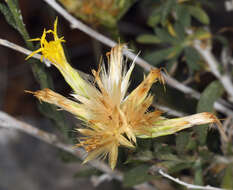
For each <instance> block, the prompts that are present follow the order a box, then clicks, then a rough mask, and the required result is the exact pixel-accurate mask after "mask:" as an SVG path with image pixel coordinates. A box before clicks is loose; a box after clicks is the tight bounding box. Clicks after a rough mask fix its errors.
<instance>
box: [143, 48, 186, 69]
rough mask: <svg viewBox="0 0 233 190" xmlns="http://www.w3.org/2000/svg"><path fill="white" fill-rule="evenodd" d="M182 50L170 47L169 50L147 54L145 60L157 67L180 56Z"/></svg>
mask: <svg viewBox="0 0 233 190" xmlns="http://www.w3.org/2000/svg"><path fill="white" fill-rule="evenodd" d="M181 51H182V48H180V47H170V48H167V49H162V50H158V51H156V52H153V53H150V54H147V55H146V56H145V59H146V60H147V61H148V62H150V63H151V64H153V65H156V64H158V63H160V62H162V61H165V60H169V59H172V58H174V57H175V56H177V55H178V54H180V53H181Z"/></svg>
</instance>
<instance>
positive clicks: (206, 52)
mask: <svg viewBox="0 0 233 190" xmlns="http://www.w3.org/2000/svg"><path fill="white" fill-rule="evenodd" d="M194 47H195V49H196V50H197V51H198V52H199V53H200V55H201V56H202V57H203V58H204V60H205V61H206V63H207V64H208V66H209V68H210V70H211V72H212V73H213V74H214V75H215V77H216V78H217V79H218V80H219V81H220V82H221V83H222V85H223V87H224V89H225V90H226V92H227V93H228V95H229V96H230V100H231V101H233V84H232V81H231V77H230V75H228V73H224V74H223V75H221V73H220V72H219V66H220V63H218V61H217V59H216V58H215V57H214V55H213V54H212V53H211V46H208V47H205V48H202V47H201V41H199V40H196V41H195V42H194Z"/></svg>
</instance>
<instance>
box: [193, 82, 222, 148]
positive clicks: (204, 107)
mask: <svg viewBox="0 0 233 190" xmlns="http://www.w3.org/2000/svg"><path fill="white" fill-rule="evenodd" d="M223 92H224V88H223V86H222V84H221V83H220V82H219V81H217V80H216V81H213V82H212V83H210V84H209V85H208V86H207V87H206V89H205V90H204V92H203V93H202V94H201V97H200V100H199V102H198V105H197V112H198V113H200V112H214V102H215V101H216V100H218V99H219V98H220V97H221V95H222V94H223ZM207 129H208V128H207V125H202V126H199V127H196V128H194V130H195V131H196V133H197V136H198V141H199V143H200V145H205V142H206V137H207Z"/></svg>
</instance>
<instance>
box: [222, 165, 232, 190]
mask: <svg viewBox="0 0 233 190" xmlns="http://www.w3.org/2000/svg"><path fill="white" fill-rule="evenodd" d="M232 179H233V164H229V166H228V167H227V168H226V170H225V174H224V177H223V179H222V185H221V187H222V188H224V189H233V180H232Z"/></svg>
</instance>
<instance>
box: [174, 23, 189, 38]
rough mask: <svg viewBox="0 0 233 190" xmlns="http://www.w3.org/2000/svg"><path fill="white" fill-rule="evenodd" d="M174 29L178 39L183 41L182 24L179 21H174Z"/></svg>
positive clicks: (183, 31) (184, 35)
mask: <svg viewBox="0 0 233 190" xmlns="http://www.w3.org/2000/svg"><path fill="white" fill-rule="evenodd" d="M174 29H175V32H176V37H177V38H178V39H179V41H181V42H182V41H184V39H185V37H186V33H185V28H184V26H183V25H182V24H181V23H180V22H176V23H175V24H174Z"/></svg>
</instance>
